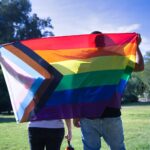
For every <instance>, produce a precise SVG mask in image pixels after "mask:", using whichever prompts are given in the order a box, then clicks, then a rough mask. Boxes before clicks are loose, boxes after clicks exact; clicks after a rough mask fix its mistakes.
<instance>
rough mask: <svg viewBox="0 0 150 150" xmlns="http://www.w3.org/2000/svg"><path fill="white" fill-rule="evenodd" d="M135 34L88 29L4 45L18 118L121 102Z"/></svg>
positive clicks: (95, 111) (96, 109)
mask: <svg viewBox="0 0 150 150" xmlns="http://www.w3.org/2000/svg"><path fill="white" fill-rule="evenodd" d="M137 40H138V35H137V34H136V33H118V34H86V35H72V36H58V37H48V38H39V39H31V40H24V41H19V42H14V43H10V44H5V45H2V47H1V48H0V55H1V60H0V61H1V67H2V70H3V73H4V77H5V80H6V84H7V87H8V91H9V95H10V99H11V103H12V106H13V111H14V114H15V117H16V120H17V122H25V121H34V120H49V119H62V118H76V117H98V116H100V115H101V114H102V113H103V111H104V109H105V108H106V107H107V106H111V107H114V108H120V103H121V97H122V94H123V91H124V89H125V86H126V84H127V81H128V79H129V77H130V75H131V73H132V71H133V69H134V66H135V60H136V49H137Z"/></svg>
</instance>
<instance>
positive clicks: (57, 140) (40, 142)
mask: <svg viewBox="0 0 150 150" xmlns="http://www.w3.org/2000/svg"><path fill="white" fill-rule="evenodd" d="M28 135H29V143H30V149H31V150H44V148H46V150H60V146H61V143H62V140H63V138H64V128H58V129H49V128H32V127H31V128H29V129H28Z"/></svg>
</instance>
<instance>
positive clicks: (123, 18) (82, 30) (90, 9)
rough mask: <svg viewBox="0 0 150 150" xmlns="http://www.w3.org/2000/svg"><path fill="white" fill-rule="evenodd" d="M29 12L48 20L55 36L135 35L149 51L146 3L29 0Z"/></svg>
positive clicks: (149, 8)
mask: <svg viewBox="0 0 150 150" xmlns="http://www.w3.org/2000/svg"><path fill="white" fill-rule="evenodd" d="M30 1H31V4H32V11H33V13H37V14H38V16H39V17H40V18H46V17H50V18H51V19H52V25H53V26H54V29H53V30H52V31H53V33H54V34H55V35H56V36H61V35H74V34H86V33H90V32H92V31H94V30H99V31H102V32H104V33H116V32H117V33H118V32H119V33H121V32H137V33H140V34H141V36H142V43H141V45H140V48H141V51H142V53H143V54H145V52H146V51H148V50H149V51H150V21H149V20H150V0H30Z"/></svg>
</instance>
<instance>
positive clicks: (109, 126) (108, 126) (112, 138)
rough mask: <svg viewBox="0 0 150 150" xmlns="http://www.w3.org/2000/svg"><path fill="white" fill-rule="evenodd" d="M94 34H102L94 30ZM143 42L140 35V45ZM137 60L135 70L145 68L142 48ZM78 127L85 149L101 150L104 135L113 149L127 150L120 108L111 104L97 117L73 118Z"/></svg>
mask: <svg viewBox="0 0 150 150" xmlns="http://www.w3.org/2000/svg"><path fill="white" fill-rule="evenodd" d="M92 34H101V32H99V31H94V32H92ZM140 43H141V38H140V35H139V41H138V45H139V44H140ZM136 55H137V60H136V65H135V68H134V71H142V70H144V61H143V57H142V54H141V52H140V49H139V47H138V49H137V54H136ZM73 124H74V126H76V127H81V132H82V142H83V149H84V150H100V148H101V140H100V138H101V137H103V139H104V140H105V142H106V143H107V145H108V146H109V147H110V149H111V150H125V149H126V148H125V143H124V133H123V125H122V120H121V111H120V108H114V107H112V106H111V105H110V106H109V107H106V108H105V110H104V112H103V114H102V115H101V116H99V117H97V118H81V119H79V118H76V119H73Z"/></svg>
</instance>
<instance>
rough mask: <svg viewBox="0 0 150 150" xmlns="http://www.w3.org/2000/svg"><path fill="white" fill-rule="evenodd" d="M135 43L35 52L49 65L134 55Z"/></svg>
mask: <svg viewBox="0 0 150 150" xmlns="http://www.w3.org/2000/svg"><path fill="white" fill-rule="evenodd" d="M136 48H137V44H136V43H130V44H125V45H122V46H120V45H118V46H112V47H104V48H85V49H84V48H81V49H69V50H68V49H67V50H42V51H41V50H35V53H37V54H38V55H39V56H41V57H42V58H43V59H44V60H46V61H47V62H49V63H53V62H59V61H65V60H75V59H87V58H92V57H98V56H113V55H118V56H127V55H135V49H136Z"/></svg>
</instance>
